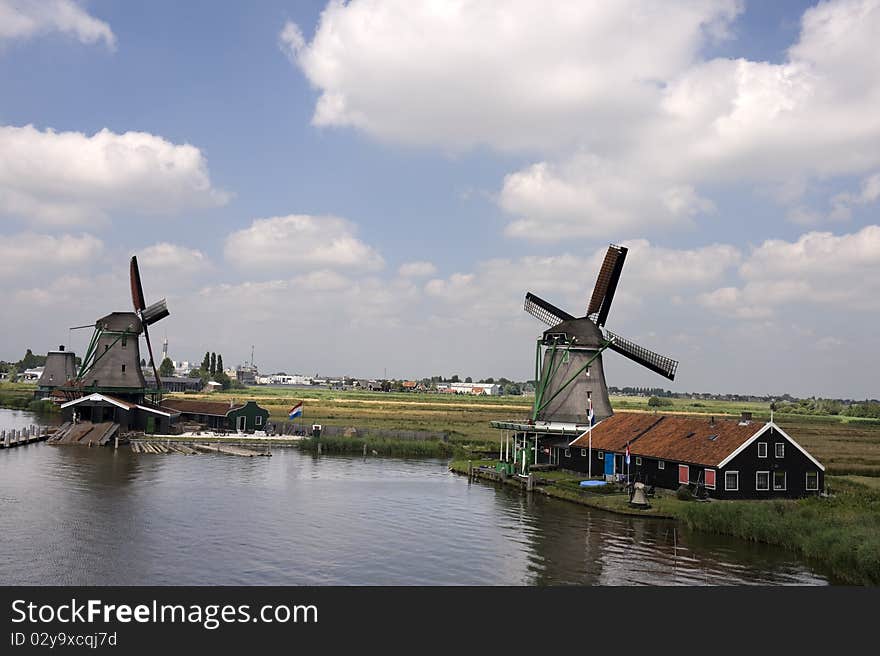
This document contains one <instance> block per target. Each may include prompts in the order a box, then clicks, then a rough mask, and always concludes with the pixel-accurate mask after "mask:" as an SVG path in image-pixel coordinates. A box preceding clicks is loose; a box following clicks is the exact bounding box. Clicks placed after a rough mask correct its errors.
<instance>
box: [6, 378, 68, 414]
mask: <svg viewBox="0 0 880 656" xmlns="http://www.w3.org/2000/svg"><path fill="white" fill-rule="evenodd" d="M36 389H37V387H36V385H31V384H28V383H0V408H9V409H11V410H28V411H30V412H36V413H39V414H50V413H58V412H60V410H59V408H58V406H57V405H55V404H54V403H52V402H51V401H38V400H35V399H34V391H35V390H36Z"/></svg>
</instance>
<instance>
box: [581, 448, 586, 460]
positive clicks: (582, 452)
mask: <svg viewBox="0 0 880 656" xmlns="http://www.w3.org/2000/svg"><path fill="white" fill-rule="evenodd" d="M581 457H582V458H586V457H587V450H586V449H581Z"/></svg>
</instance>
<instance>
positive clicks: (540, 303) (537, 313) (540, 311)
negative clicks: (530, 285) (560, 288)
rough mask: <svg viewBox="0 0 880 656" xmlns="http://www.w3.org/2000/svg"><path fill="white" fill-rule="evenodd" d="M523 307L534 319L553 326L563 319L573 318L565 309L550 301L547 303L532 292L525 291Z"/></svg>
mask: <svg viewBox="0 0 880 656" xmlns="http://www.w3.org/2000/svg"><path fill="white" fill-rule="evenodd" d="M523 309H524V310H525V311H526V312H528V313H529V314H531V315H532V316H533V317H535V318H536V319H538V320H540V321H543V322H544V323H546V324H547V325H548V326H555V325H557V324H560V323H562V322H563V321H570V320H571V319H574V317H573V316H571V315H570V314H569V313H568V312H566V311H565V310H560V309H559V308H558V307H556V306H555V305H553V304H552V303H548V302H547V301H545V300H544V299H543V298H540V297H538V296H535V295H534V294H532V292H527V293H526V302H525V305H524V306H523Z"/></svg>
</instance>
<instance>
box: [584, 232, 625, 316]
mask: <svg viewBox="0 0 880 656" xmlns="http://www.w3.org/2000/svg"><path fill="white" fill-rule="evenodd" d="M626 252H627V249H626V248H624V247H623V246H617V245H615V244H611V245H610V246H609V247H608V250H607V251H606V253H605V260H604V261H603V262H602V268H600V269H599V276H598V277H597V278H596V286H595V287H593V295H592V296H591V297H590V304H589V305H588V306H587V316H588V317H592V316H593V315H595V316H596V319H595V320H596V324H597V325H599V326H603V325H605V320H606V319H607V318H608V311H609V310H610V309H611V301H612V300H614V292H615V291H616V290H617V282H618V280H620V272H621V271H622V270H623V262H624V260H625V259H626Z"/></svg>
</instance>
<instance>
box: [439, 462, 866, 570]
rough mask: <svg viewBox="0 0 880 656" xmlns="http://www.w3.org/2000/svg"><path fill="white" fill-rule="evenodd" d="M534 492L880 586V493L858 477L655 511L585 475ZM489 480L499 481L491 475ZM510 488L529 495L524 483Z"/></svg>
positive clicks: (657, 501)
mask: <svg viewBox="0 0 880 656" xmlns="http://www.w3.org/2000/svg"><path fill="white" fill-rule="evenodd" d="M497 462H498V461H497V460H474V461H471V466H472V467H473V468H476V472H477V476H479V477H484V476H481V474H480V471H481V470H479V469H478V468H479V467H480V466H486V467H489V468H494V466H495V464H496V463H497ZM450 470H451V471H453V472H456V473H458V474H463V475H467V473H468V461H467V460H454V461H453V462H452V463H450ZM536 476H537V477H538V478H539V483H538V484H536V486H535V488H534V491H536V492H538V493H541V494H546V495H547V496H550V497H554V498H557V499H564V500H566V501H572V502H574V503H578V504H581V505H584V506H589V507H591V508H598V509H601V510H607V511H610V512H614V513H618V514H624V515H638V516H640V517H661V518H668V519H673V520H677V521H680V522H683V523H684V524H686V525H687V526H688V528H690V529H693V530H696V531H702V532H707V533H715V534H719V535H729V536H733V537H737V538H740V539H743V540H748V541H751V542H759V543H764V544H771V545H775V546H779V547H783V548H785V549H788V550H790V551H794V552H797V553H799V554H801V555H802V556H804V557H806V558H809V559H811V560H814V561H816V562H820V563H822V564H823V565H824V566H827V567H829V568H830V569H831V571H832V572H833V573H834V574H835V576H838V577H840V578H841V579H842V580H844V581H847V582H848V583H852V584H856V585H878V584H880V489H878V488H877V487H872V486H869V485H866V484H864V483H862V482H860V481H858V480H853V479H855V478H856V477H829V479H828V487H829V488H830V490H831V493H832V495H831V496H830V497H828V498H821V497H809V498H806V499H797V500H789V499H776V500H772V501H720V500H712V501H709V502H701V501H682V500H680V499H678V498H677V497H676V496H675V493H674V492H673V491H671V490H657V493H656V495H655V497H653V498H652V499H650V503H651V508H650V509H648V510H639V509H636V508H631V507H630V506H629V504H628V501H629V497H628V495H627V494H626V493H613V492H612V493H599V492H591V491H587V490H584V489H582V488H580V486H579V482H580V481H581V480H583V478H584V476H583V475H578V474H571V473H568V472H538V473H537V474H536ZM485 477H486V478H494V477H492V476H491V475H486V476H485ZM503 483H505V484H509V485H513V486H518V487H520V488H521V489H525V484H524V482H523V481H522V480H521V479H517V478H513V477H508V478H507V479H506V480H505V481H503Z"/></svg>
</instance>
